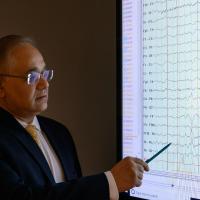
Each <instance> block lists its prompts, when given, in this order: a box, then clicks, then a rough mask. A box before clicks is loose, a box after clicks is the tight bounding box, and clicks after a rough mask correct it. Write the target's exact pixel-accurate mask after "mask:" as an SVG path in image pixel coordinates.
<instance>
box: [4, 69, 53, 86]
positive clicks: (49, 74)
mask: <svg viewBox="0 0 200 200" xmlns="http://www.w3.org/2000/svg"><path fill="white" fill-rule="evenodd" d="M0 76H7V77H12V78H21V79H25V80H26V82H27V84H28V85H33V84H35V83H37V82H38V81H39V79H40V78H43V79H44V80H46V81H50V80H52V78H53V70H52V69H51V70H44V71H42V72H41V73H40V72H36V71H32V72H30V73H28V74H27V75H26V76H18V75H11V74H0Z"/></svg>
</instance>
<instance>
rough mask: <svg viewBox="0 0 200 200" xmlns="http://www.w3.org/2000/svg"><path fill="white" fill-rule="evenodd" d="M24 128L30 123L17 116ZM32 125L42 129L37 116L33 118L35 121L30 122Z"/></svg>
mask: <svg viewBox="0 0 200 200" xmlns="http://www.w3.org/2000/svg"><path fill="white" fill-rule="evenodd" d="M15 119H16V120H17V121H18V122H19V123H20V124H21V125H22V126H23V127H24V128H26V127H27V126H28V123H26V122H25V121H22V120H21V119H18V118H15ZM30 124H31V125H34V126H35V127H36V128H37V129H38V130H40V131H41V128H40V124H39V122H38V119H37V117H36V116H35V117H34V118H33V121H32V123H30Z"/></svg>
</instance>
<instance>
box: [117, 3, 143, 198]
mask: <svg viewBox="0 0 200 200" xmlns="http://www.w3.org/2000/svg"><path fill="white" fill-rule="evenodd" d="M122 1H123V0H116V44H117V45H116V55H117V83H116V84H117V119H116V121H117V161H119V160H121V159H122V155H123V154H122V153H123V152H122V150H123V144H122V139H123V137H122V133H123V126H122V123H123V121H122V120H123V110H122V109H123V106H122V105H123V102H122V101H123V98H122V95H123V90H122V81H123V80H122V76H123V74H122V67H123V63H122ZM128 199H138V200H139V199H140V200H142V199H141V198H137V197H129V198H128ZM128 199H127V200H128ZM143 200H145V199H143Z"/></svg>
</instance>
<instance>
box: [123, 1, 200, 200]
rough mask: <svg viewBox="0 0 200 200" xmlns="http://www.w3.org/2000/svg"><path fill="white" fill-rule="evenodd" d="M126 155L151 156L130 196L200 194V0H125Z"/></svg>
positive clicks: (170, 199) (164, 198)
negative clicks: (154, 156)
mask: <svg viewBox="0 0 200 200" xmlns="http://www.w3.org/2000/svg"><path fill="white" fill-rule="evenodd" d="M121 13H122V15H121V17H122V19H121V21H122V156H123V157H125V156H135V157H139V158H142V159H144V160H146V159H148V158H150V157H151V156H153V155H154V154H155V153H157V152H158V151H159V150H160V149H162V148H163V147H164V146H165V145H167V144H169V143H172V144H171V145H170V146H169V148H168V149H166V150H165V151H164V152H163V153H161V154H160V155H159V156H158V157H156V158H155V159H154V160H152V161H151V162H150V163H149V167H150V172H147V173H145V175H144V179H143V184H142V186H141V187H139V188H133V189H131V190H130V196H134V197H139V198H143V199H150V200H151V199H152V200H155V199H156V200H191V199H193V200H194V199H200V1H198V0H122V1H121Z"/></svg>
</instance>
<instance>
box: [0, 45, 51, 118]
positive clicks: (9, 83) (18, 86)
mask: <svg viewBox="0 0 200 200" xmlns="http://www.w3.org/2000/svg"><path fill="white" fill-rule="evenodd" d="M8 59H9V61H8V65H9V66H6V67H8V68H7V69H8V71H6V73H7V74H11V75H19V76H24V77H26V75H27V73H28V72H31V71H37V72H42V71H43V70H44V68H45V62H44V60H43V57H42V55H41V53H40V52H39V51H38V50H37V49H36V48H34V47H33V46H31V45H30V44H28V43H23V44H19V45H18V46H16V47H15V48H14V49H12V51H11V52H10V54H9V56H8ZM48 87H49V84H48V82H47V81H46V80H45V79H43V78H40V79H39V80H38V82H36V83H35V84H33V85H28V84H27V82H26V80H25V79H20V78H13V77H6V78H5V80H3V83H2V88H3V95H2V97H1V98H2V100H3V102H4V103H3V104H4V108H6V109H7V110H8V111H9V112H11V113H12V114H13V115H15V116H16V117H22V118H23V117H31V116H34V115H36V114H39V113H40V112H41V111H44V110H45V109H46V108H47V102H48Z"/></svg>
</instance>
